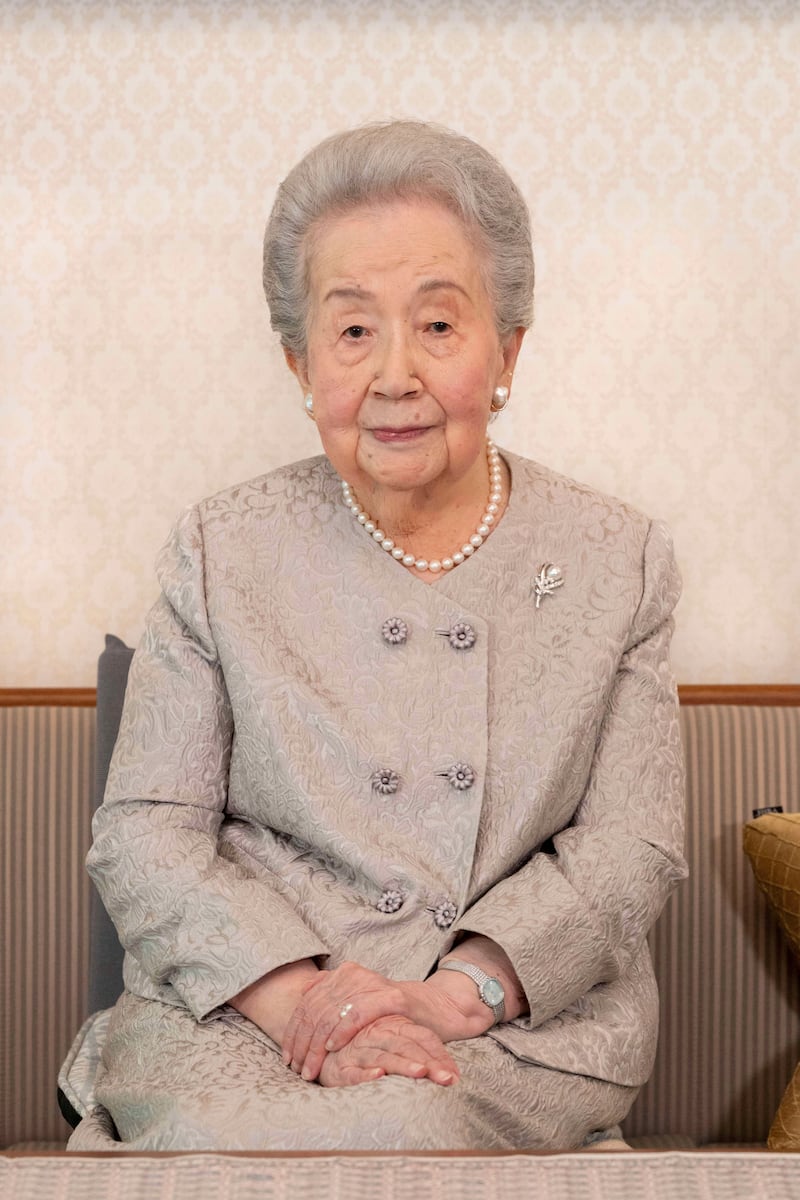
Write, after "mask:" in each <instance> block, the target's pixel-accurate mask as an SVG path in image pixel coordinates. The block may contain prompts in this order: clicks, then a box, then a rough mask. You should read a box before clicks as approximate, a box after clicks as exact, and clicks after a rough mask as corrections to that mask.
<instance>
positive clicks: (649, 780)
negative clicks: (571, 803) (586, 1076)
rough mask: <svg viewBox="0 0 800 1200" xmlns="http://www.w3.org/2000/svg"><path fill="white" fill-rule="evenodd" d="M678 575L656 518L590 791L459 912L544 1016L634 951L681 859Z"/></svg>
mask: <svg viewBox="0 0 800 1200" xmlns="http://www.w3.org/2000/svg"><path fill="white" fill-rule="evenodd" d="M679 594H680V580H679V576H678V572H677V567H676V565H675V560H674V557H673V553H672V546H671V541H670V538H669V535H668V533H667V531H666V529H665V527H664V526H663V525H662V524H660V523H658V522H654V523H652V524H651V525H650V528H649V531H648V535H647V540H646V544H645V549H644V563H643V589H642V597H641V602H640V604H639V606H638V609H637V611H636V614H635V616H634V618H633V621H632V625H631V629H630V634H629V638H628V641H627V645H626V646H625V649H624V653H623V654H622V656H621V659H620V662H619V665H618V669H617V672H616V676H615V679H614V682H613V686H612V688H611V692H610V695H609V697H608V702H607V706H606V709H605V713H604V717H603V721H602V724H601V727H600V734H599V737H598V740H597V745H596V748H595V753H594V758H593V762H592V766H591V770H590V773H589V778H588V782H587V786H586V789H585V792H584V794H583V796H582V798H581V801H580V803H579V804H578V806H577V808H576V810H575V812H574V814H573V818H572V820H571V822H570V824H569V825H568V826H567V827H566V828H564V829H563V830H561V831H560V832H559V833H557V834H556V835H555V836H554V837H553V839H552V852H549V847H548V852H545V851H543V850H539V851H537V852H536V853H534V854H532V855H531V857H530V858H529V859H528V860H527V862H526V863H525V864H524V865H523V866H522V867H521V868H520V870H519V871H517V872H515V873H514V874H513V875H511V876H509V877H508V878H506V879H503V880H501V881H500V882H498V883H497V884H496V885H495V886H494V887H492V888H491V889H490V890H489V891H488V892H486V893H485V894H484V895H483V896H482V897H481V898H480V899H479V900H478V901H477V902H476V903H475V904H473V905H472V907H471V908H470V909H468V910H467V911H466V912H465V913H464V914H463V916H462V918H461V920H460V922H459V929H460V930H463V931H464V932H467V931H472V932H474V933H480V934H484V935H485V936H487V937H489V938H491V939H492V940H493V941H495V942H496V943H497V944H498V945H500V946H501V947H502V949H503V950H504V951H505V953H506V954H507V955H508V957H509V959H510V960H511V963H512V965H513V966H514V969H515V971H516V973H517V975H518V977H519V980H520V983H521V984H522V987H523V990H524V992H525V995H526V997H527V1001H528V1005H529V1010H530V1016H529V1018H527V1019H523V1021H521V1022H520V1023H521V1024H523V1025H524V1026H529V1027H535V1026H537V1025H539V1024H540V1023H541V1022H543V1021H546V1020H547V1019H548V1018H550V1017H552V1016H555V1015H556V1014H557V1013H560V1012H561V1011H562V1010H563V1009H564V1008H566V1007H567V1006H568V1005H570V1004H572V1003H574V1002H575V1001H576V1000H578V999H579V998H580V997H581V996H583V995H584V994H585V993H586V992H587V991H589V989H590V988H592V987H594V986H595V985H596V984H599V983H607V982H610V981H612V980H614V979H617V978H619V976H620V975H621V974H622V973H623V972H624V971H625V970H626V968H627V967H628V965H629V964H630V963H631V962H632V960H633V959H634V958H635V957H636V956H637V954H638V952H639V951H640V949H641V947H642V944H643V942H644V939H645V938H646V936H647V932H648V930H649V929H650V926H651V925H652V924H653V922H654V921H655V919H656V918H657V916H658V914H659V913H660V912H661V909H662V907H663V905H664V903H665V901H666V899H667V897H668V896H669V894H670V892H671V890H672V889H673V887H674V886H675V884H676V883H677V882H678V880H680V879H682V878H684V877H685V876H686V874H687V871H686V864H685V862H684V859H683V757H682V751H681V744H680V732H679V724H678V702H677V691H676V688H675V684H674V681H673V678H672V674H671V671H670V667H669V662H668V650H669V642H670V637H671V634H672V626H673V622H672V615H671V614H672V610H673V608H674V606H675V604H676V602H677V599H678V596H679Z"/></svg>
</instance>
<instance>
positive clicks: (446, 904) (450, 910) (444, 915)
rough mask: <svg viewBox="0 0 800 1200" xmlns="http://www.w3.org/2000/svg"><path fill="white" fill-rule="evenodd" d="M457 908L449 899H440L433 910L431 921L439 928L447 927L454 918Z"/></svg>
mask: <svg viewBox="0 0 800 1200" xmlns="http://www.w3.org/2000/svg"><path fill="white" fill-rule="evenodd" d="M456 914H457V909H456V906H455V904H453V902H452V901H451V900H442V902H441V904H437V905H436V908H435V909H434V910H433V923H434V925H438V927H439V929H449V928H450V926H451V925H452V924H453V921H455V919H456Z"/></svg>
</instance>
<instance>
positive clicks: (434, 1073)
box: [371, 1050, 456, 1087]
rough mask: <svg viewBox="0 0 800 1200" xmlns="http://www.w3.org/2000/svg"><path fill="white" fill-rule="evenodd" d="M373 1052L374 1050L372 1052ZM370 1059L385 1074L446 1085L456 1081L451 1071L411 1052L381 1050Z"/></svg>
mask: <svg viewBox="0 0 800 1200" xmlns="http://www.w3.org/2000/svg"><path fill="white" fill-rule="evenodd" d="M373 1054H374V1052H373ZM371 1061H373V1062H374V1063H375V1064H376V1066H379V1067H382V1068H383V1070H384V1072H385V1074H387V1075H403V1076H405V1078H406V1079H425V1078H426V1077H427V1078H428V1079H430V1080H431V1081H432V1082H433V1083H438V1084H441V1085H442V1086H443V1087H448V1086H449V1085H450V1084H453V1083H455V1082H456V1076H455V1075H454V1074H453V1073H452V1071H446V1070H444V1069H443V1068H442V1067H440V1066H438V1064H436V1063H434V1062H430V1061H429V1062H427V1063H426V1062H422V1061H421V1060H420V1059H418V1058H415V1057H414V1056H413V1054H412V1055H411V1057H409V1056H408V1055H407V1054H405V1053H402V1052H400V1053H395V1052H393V1051H391V1050H381V1051H378V1052H377V1054H374V1057H372V1059H371Z"/></svg>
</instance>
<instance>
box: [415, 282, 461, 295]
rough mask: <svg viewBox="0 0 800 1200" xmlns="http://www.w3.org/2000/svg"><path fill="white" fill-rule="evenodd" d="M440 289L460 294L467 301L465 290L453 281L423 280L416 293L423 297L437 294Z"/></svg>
mask: <svg viewBox="0 0 800 1200" xmlns="http://www.w3.org/2000/svg"><path fill="white" fill-rule="evenodd" d="M442 289H447V290H449V291H454V292H461V295H462V296H466V297H467V299H469V295H468V294H467V292H466V291H465V289H464V288H463V287H462V286H461V284H460V283H456V282H455V280H453V279H425V280H424V281H423V282H422V283H421V284H420V285H419V287H418V288H417V292H418V293H419V294H420V295H425V294H426V293H428V292H438V291H441V290H442Z"/></svg>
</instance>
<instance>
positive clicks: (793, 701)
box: [0, 683, 800, 708]
mask: <svg viewBox="0 0 800 1200" xmlns="http://www.w3.org/2000/svg"><path fill="white" fill-rule="evenodd" d="M678 693H679V695H680V700H681V704H758V705H765V706H770V707H775V708H789V707H800V683H684V684H681V686H680V687H679V688H678ZM96 703H97V690H96V688H0V708H31V707H52V708H60V707H70V708H94V707H95V704H96Z"/></svg>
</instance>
